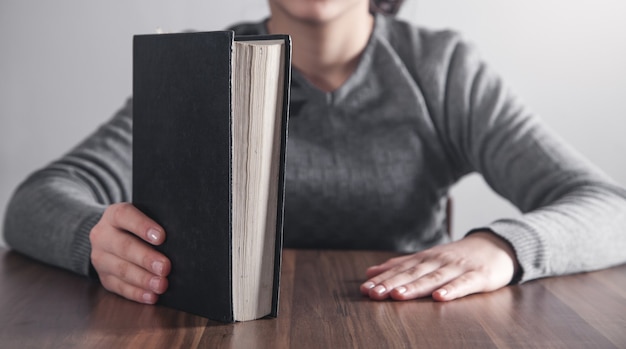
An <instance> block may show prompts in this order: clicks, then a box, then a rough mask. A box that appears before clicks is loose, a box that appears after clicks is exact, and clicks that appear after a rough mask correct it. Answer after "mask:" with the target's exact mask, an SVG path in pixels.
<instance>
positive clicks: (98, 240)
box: [91, 227, 171, 276]
mask: <svg viewBox="0 0 626 349" xmlns="http://www.w3.org/2000/svg"><path fill="white" fill-rule="evenodd" d="M102 229H104V230H105V231H104V232H102V233H100V234H98V233H97V232H95V233H92V237H91V240H92V247H93V246H97V248H96V249H92V252H96V253H98V252H104V253H109V254H112V255H115V256H117V257H119V258H120V259H122V260H125V261H128V262H131V263H133V264H135V265H137V266H140V267H142V268H143V269H145V270H147V271H150V272H152V273H154V274H155V275H159V276H166V275H167V274H169V272H170V269H171V266H170V262H169V260H168V259H167V257H165V256H164V255H163V254H161V253H160V252H158V251H156V250H154V249H153V248H151V247H150V246H148V245H146V244H145V243H143V242H142V241H141V240H139V239H138V238H137V237H135V236H133V235H131V234H128V233H127V232H125V231H120V230H119V229H114V228H112V227H103V228H102ZM106 230H109V231H106ZM97 257H98V256H97V255H96V256H92V259H93V258H97ZM92 262H94V261H93V260H92ZM94 266H95V263H94Z"/></svg>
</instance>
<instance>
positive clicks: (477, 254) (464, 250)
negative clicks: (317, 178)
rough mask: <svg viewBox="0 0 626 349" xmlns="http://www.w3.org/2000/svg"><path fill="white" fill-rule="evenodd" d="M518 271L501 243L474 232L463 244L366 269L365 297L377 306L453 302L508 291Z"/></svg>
mask: <svg viewBox="0 0 626 349" xmlns="http://www.w3.org/2000/svg"><path fill="white" fill-rule="evenodd" d="M518 268H519V266H518V262H517V259H516V258H515V252H514V251H513V249H512V247H511V246H510V245H509V244H508V243H507V242H506V241H505V240H503V239H502V238H500V237H498V236H496V235H495V234H493V233H490V232H487V231H485V232H476V233H473V234H470V235H468V236H466V237H465V238H464V239H461V240H459V241H455V242H452V243H449V244H445V245H439V246H435V247H433V248H430V249H428V250H424V251H421V252H417V253H415V254H411V255H406V256H402V257H396V258H392V259H390V260H388V261H386V262H385V263H383V264H380V265H375V266H372V267H370V268H368V269H367V272H366V275H367V278H368V279H369V280H367V281H366V282H365V283H363V284H362V285H361V293H363V294H364V295H367V296H369V297H370V298H372V299H375V300H383V299H387V298H392V299H395V300H409V299H415V298H419V297H426V296H431V295H432V297H433V299H435V300H437V301H449V300H453V299H456V298H460V297H463V296H466V295H469V294H472V293H479V292H489V291H494V290H497V289H499V288H501V287H504V286H506V285H508V284H509V283H510V282H511V280H512V278H513V276H514V275H515V273H516V271H517V269H518Z"/></svg>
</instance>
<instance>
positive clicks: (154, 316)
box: [0, 250, 626, 349]
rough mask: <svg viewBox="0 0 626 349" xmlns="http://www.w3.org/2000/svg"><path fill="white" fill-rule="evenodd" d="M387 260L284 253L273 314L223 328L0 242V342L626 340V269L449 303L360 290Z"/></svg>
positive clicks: (560, 344) (190, 344)
mask: <svg viewBox="0 0 626 349" xmlns="http://www.w3.org/2000/svg"><path fill="white" fill-rule="evenodd" d="M392 256H394V254H392V253H384V252H368V251H317V250H286V251H285V252H284V254H283V268H282V279H281V290H280V292H281V293H280V297H281V298H280V310H279V317H278V318H276V319H261V320H257V321H250V322H244V323H236V324H222V323H218V322H213V321H209V320H207V319H204V318H201V317H198V316H195V315H191V314H187V313H183V312H179V311H176V310H172V309H169V308H165V307H161V306H147V305H141V304H137V303H133V302H131V301H127V300H125V299H122V298H121V297H118V296H115V295H113V294H111V293H109V292H107V291H105V290H104V289H103V288H102V287H101V286H100V285H99V283H98V282H96V281H93V280H88V279H86V278H83V277H80V276H77V275H74V274H71V273H69V272H66V271H63V270H60V269H57V268H54V267H50V266H47V265H44V264H40V263H38V262H35V261H33V260H31V259H29V258H26V257H24V256H22V255H20V254H17V253H15V252H10V251H6V250H0V348H383V347H384V348H407V347H416V348H417V347H419V348H568V349H569V348H626V331H625V329H626V311H625V310H626V266H620V267H616V268H611V269H607V270H603V271H598V272H593V273H586V274H578V275H571V276H563V277H558V278H549V279H544V280H537V281H533V282H529V283H526V284H524V285H522V286H511V287H507V288H504V289H501V290H499V291H496V292H492V293H489V294H480V295H472V296H469V297H465V298H463V299H460V300H456V301H453V302H448V303H439V302H434V301H433V300H432V299H430V298H425V299H420V300H415V301H409V302H394V301H383V302H375V301H370V300H369V299H367V298H366V297H363V296H361V295H360V293H359V285H360V283H361V282H362V281H363V278H364V271H365V269H366V268H367V267H368V266H370V265H373V264H378V263H380V262H382V261H384V260H386V259H387V258H389V257H392Z"/></svg>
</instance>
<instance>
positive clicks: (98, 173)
mask: <svg viewBox="0 0 626 349" xmlns="http://www.w3.org/2000/svg"><path fill="white" fill-rule="evenodd" d="M131 139H132V101H131V100H129V101H128V102H127V103H126V105H125V106H124V107H123V108H122V109H121V110H120V111H119V112H118V113H117V114H116V115H115V116H114V117H113V118H112V119H111V120H109V121H108V122H107V123H105V124H104V125H102V126H101V127H100V128H99V129H98V130H96V131H95V132H94V133H93V134H92V135H90V136H89V137H88V138H87V139H85V140H84V141H83V142H82V143H80V144H79V145H78V146H77V147H75V148H74V149H73V150H71V151H70V152H69V153H67V154H66V155H64V156H63V157H61V158H60V159H58V160H56V161H54V162H52V163H51V164H49V165H48V166H46V167H45V168H43V169H40V170H38V171H36V172H35V173H33V174H32V175H30V176H29V177H28V178H27V179H26V180H25V181H24V182H23V183H21V185H20V186H19V187H18V188H17V189H16V191H15V193H14V194H13V196H12V198H11V200H10V201H9V204H8V207H7V212H6V215H5V222H4V236H5V240H6V242H7V244H8V245H9V246H10V247H11V248H13V249H15V250H17V251H19V252H21V253H24V254H26V255H28V256H30V257H32V258H35V259H38V260H40V261H42V262H45V263H48V264H52V265H55V266H58V267H61V268H65V269H68V270H71V271H74V272H76V273H79V274H83V275H88V273H89V269H90V253H91V244H90V242H89V232H90V231H91V229H92V227H93V226H94V225H95V224H96V223H97V222H98V220H99V219H100V217H101V216H102V213H103V212H104V210H105V208H106V207H107V206H108V205H110V204H113V203H116V202H122V201H129V200H130V195H131V194H130V193H131V160H132V154H131V151H132V146H131V145H132V143H131Z"/></svg>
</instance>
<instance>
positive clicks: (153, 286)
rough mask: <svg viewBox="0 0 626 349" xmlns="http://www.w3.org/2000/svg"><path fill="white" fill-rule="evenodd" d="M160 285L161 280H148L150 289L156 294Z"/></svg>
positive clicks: (154, 278) (157, 278)
mask: <svg viewBox="0 0 626 349" xmlns="http://www.w3.org/2000/svg"><path fill="white" fill-rule="evenodd" d="M160 284H161V278H160V277H157V276H155V277H153V278H152V279H150V289H151V290H152V291H154V292H158V291H159V285H160Z"/></svg>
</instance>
